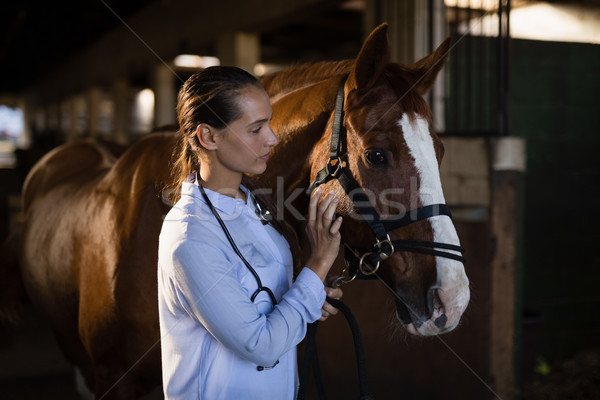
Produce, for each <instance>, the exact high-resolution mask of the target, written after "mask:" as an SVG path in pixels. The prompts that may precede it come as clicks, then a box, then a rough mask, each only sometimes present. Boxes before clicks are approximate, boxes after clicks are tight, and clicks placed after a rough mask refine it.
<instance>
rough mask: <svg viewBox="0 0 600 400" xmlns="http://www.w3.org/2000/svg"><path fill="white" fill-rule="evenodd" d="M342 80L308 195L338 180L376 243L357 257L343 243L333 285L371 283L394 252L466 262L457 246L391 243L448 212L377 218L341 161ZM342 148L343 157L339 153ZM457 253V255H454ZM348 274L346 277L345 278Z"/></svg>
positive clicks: (438, 208) (435, 207) (425, 210)
mask: <svg viewBox="0 0 600 400" xmlns="http://www.w3.org/2000/svg"><path fill="white" fill-rule="evenodd" d="M345 82H346V79H343V80H342V82H341V83H340V86H339V88H338V92H337V97H336V100H335V111H334V115H333V127H332V130H331V144H330V147H329V162H328V163H327V164H326V165H325V167H324V168H323V169H321V170H320V171H319V172H318V173H317V176H316V177H315V180H314V181H313V182H312V183H311V185H310V187H309V194H310V193H312V191H313V190H314V189H315V188H316V187H317V186H319V185H322V184H324V183H326V182H329V181H330V180H332V179H337V181H338V182H339V183H340V185H341V186H342V188H343V189H344V191H345V192H346V194H347V195H348V197H350V200H351V201H352V202H353V203H354V206H355V207H356V209H357V211H358V213H359V214H360V215H362V216H363V218H364V220H365V221H366V222H367V223H368V224H369V226H370V227H371V230H372V231H373V233H374V234H375V238H376V242H375V244H374V245H373V246H372V247H371V249H370V250H369V251H366V252H364V253H362V254H361V253H360V252H359V251H358V250H357V249H353V248H352V247H350V246H349V245H348V244H347V243H344V247H345V254H344V259H345V261H346V268H345V269H344V270H343V271H342V272H341V274H340V277H339V278H338V280H337V281H336V283H337V285H338V286H339V285H340V284H341V283H348V282H351V281H353V280H354V279H355V278H359V279H373V278H376V277H375V276H374V274H375V272H377V270H378V269H379V266H380V265H381V263H382V262H383V261H385V260H386V259H388V258H389V257H391V256H392V254H394V252H396V251H410V252H414V253H422V254H430V255H433V256H439V257H445V258H450V259H452V260H456V261H460V262H462V263H464V262H465V259H464V258H463V256H462V253H463V252H464V249H463V248H462V247H460V246H457V245H453V244H448V243H440V242H431V241H425V240H391V239H390V235H389V232H390V231H392V230H394V229H398V228H401V227H404V226H407V225H410V224H412V223H414V222H417V221H421V220H424V219H427V218H431V217H435V216H438V215H446V216H448V217H451V214H450V209H449V208H448V206H447V205H446V204H431V205H427V206H423V207H419V208H416V209H414V210H410V211H409V212H408V213H406V214H404V215H402V216H400V217H396V216H392V217H387V218H380V216H379V214H378V213H377V211H376V210H375V208H374V207H373V205H372V203H371V201H370V200H369V198H368V196H367V194H366V192H365V190H364V189H363V188H362V187H361V186H360V185H359V184H358V182H357V181H356V180H355V179H354V177H353V176H352V175H351V174H350V173H348V171H347V167H344V163H343V158H344V156H345V155H346V154H347V144H346V142H347V140H346V136H347V135H346V128H345V127H344V123H343V121H344V84H345ZM342 148H343V150H344V152H345V153H342ZM453 252H458V253H460V255H459V254H456V253H453ZM346 274H347V275H346Z"/></svg>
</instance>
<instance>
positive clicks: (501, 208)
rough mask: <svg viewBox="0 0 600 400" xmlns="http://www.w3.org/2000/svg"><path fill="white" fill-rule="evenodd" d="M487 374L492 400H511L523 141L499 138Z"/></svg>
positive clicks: (494, 151)
mask: <svg viewBox="0 0 600 400" xmlns="http://www.w3.org/2000/svg"><path fill="white" fill-rule="evenodd" d="M492 155H493V162H492V182H491V183H492V208H491V226H492V232H491V233H492V259H491V263H490V267H491V285H490V287H491V294H490V297H491V299H490V300H491V313H490V373H491V376H492V380H493V386H494V390H495V392H496V394H497V396H496V398H498V397H499V398H501V399H502V400H509V399H514V398H515V394H516V383H515V373H516V365H515V340H516V336H515V325H516V315H517V314H516V313H517V311H518V310H516V301H517V295H518V293H517V285H516V282H517V227H518V224H519V223H520V222H519V221H518V220H517V215H518V213H517V211H518V201H517V199H518V189H519V187H520V181H521V179H522V175H523V171H524V170H525V141H524V140H523V139H521V138H513V137H503V138H499V139H497V141H495V142H494V143H493V149H492Z"/></svg>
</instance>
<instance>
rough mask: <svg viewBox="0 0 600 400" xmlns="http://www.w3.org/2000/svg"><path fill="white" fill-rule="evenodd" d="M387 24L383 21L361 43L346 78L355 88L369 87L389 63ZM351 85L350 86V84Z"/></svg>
mask: <svg viewBox="0 0 600 400" xmlns="http://www.w3.org/2000/svg"><path fill="white" fill-rule="evenodd" d="M387 30H388V24H387V23H383V24H381V25H379V26H378V27H377V28H375V29H374V30H373V32H371V34H370V35H369V37H368V38H367V40H365V43H364V44H363V46H362V48H361V49H360V52H359V53H358V57H356V63H355V65H354V70H353V71H352V72H351V73H350V77H349V78H348V80H349V81H350V84H351V85H354V87H355V88H356V89H359V90H360V89H369V88H370V87H371V86H373V84H374V83H375V81H376V80H377V79H378V78H379V76H380V75H381V73H382V72H383V69H384V68H385V66H386V65H387V64H388V63H389V58H390V55H389V45H388V39H387ZM351 87H352V86H351Z"/></svg>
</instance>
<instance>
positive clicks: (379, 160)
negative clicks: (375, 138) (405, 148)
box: [365, 149, 387, 167]
mask: <svg viewBox="0 0 600 400" xmlns="http://www.w3.org/2000/svg"><path fill="white" fill-rule="evenodd" d="M365 159H366V160H367V162H368V163H369V164H371V165H372V166H374V167H381V166H382V165H385V164H387V160H386V158H385V154H384V152H383V151H382V150H376V149H369V150H367V151H365Z"/></svg>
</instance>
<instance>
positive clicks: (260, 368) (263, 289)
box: [196, 174, 279, 371]
mask: <svg viewBox="0 0 600 400" xmlns="http://www.w3.org/2000/svg"><path fill="white" fill-rule="evenodd" d="M196 183H197V184H198V188H200V193H202V197H204V201H206V204H208V207H209V208H210V211H211V212H212V214H213V215H214V216H215V218H216V219H217V221H218V222H219V225H221V228H222V229H223V232H224V233H225V236H226V237H227V240H229V243H230V244H231V247H232V248H233V251H234V252H235V254H237V255H238V257H239V258H240V259H241V260H242V262H243V263H244V265H246V267H247V268H248V270H249V271H250V273H251V274H252V275H253V276H254V279H256V284H257V285H258V288H257V289H256V290H255V291H254V293H252V295H251V296H250V300H251V301H252V302H253V303H254V300H255V299H256V296H258V294H259V293H260V292H266V293H267V294H268V295H269V298H270V299H271V302H273V306H275V305H276V304H277V299H275V295H274V294H273V291H272V290H271V289H269V288H268V287H266V286H263V284H262V281H261V280H260V276H258V273H257V272H256V270H255V269H254V268H252V265H250V263H249V262H248V260H246V258H245V257H244V256H243V255H242V252H241V251H240V250H239V249H238V247H237V245H236V244H235V242H234V241H233V238H232V237H231V234H230V233H229V230H228V229H227V227H226V226H225V223H224V222H223V219H221V216H220V215H219V213H218V212H217V210H216V209H215V207H214V206H213V204H212V202H211V201H210V199H209V198H208V196H207V195H206V191H205V190H204V188H203V187H202V185H201V184H200V180H199V179H198V175H197V174H196ZM250 198H251V199H252V202H253V203H254V206H255V207H256V214H257V215H258V217H259V219H260V220H261V222H262V223H263V225H266V224H267V223H268V221H269V219H270V216H271V215H270V213H269V211H268V210H267V211H265V212H263V209H262V207H261V206H260V204H259V203H258V201H257V200H256V198H255V197H254V195H253V194H252V193H250ZM277 364H279V360H277V362H276V363H275V364H273V365H272V366H270V367H263V366H260V365H259V366H257V367H256V369H257V370H258V371H264V370H266V369H271V368H273V367H275V366H276V365H277Z"/></svg>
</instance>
